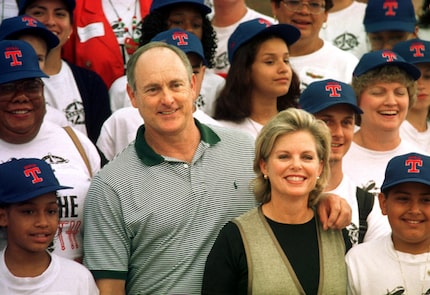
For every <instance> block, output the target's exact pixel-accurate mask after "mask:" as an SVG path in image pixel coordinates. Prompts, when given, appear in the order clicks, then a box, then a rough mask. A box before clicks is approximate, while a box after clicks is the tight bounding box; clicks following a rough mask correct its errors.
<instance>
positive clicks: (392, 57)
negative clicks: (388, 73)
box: [353, 50, 421, 80]
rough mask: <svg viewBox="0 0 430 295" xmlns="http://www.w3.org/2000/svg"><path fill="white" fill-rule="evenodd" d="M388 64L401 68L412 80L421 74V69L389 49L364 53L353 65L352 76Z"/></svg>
mask: <svg viewBox="0 0 430 295" xmlns="http://www.w3.org/2000/svg"><path fill="white" fill-rule="evenodd" d="M388 65H393V66H397V67H399V68H401V69H403V70H404V71H405V72H406V73H407V74H408V75H410V76H411V77H412V78H413V79H414V80H418V78H419V77H420V76H421V71H420V70H419V69H418V68H417V67H416V66H414V65H413V64H411V63H408V62H407V61H406V60H404V58H403V57H401V56H400V55H399V54H397V53H395V52H394V51H391V50H376V51H371V52H368V53H365V54H364V55H363V56H362V57H361V59H360V60H359V62H358V64H357V66H356V67H355V69H354V72H353V76H354V77H360V76H361V75H363V74H365V73H367V72H369V71H370V70H373V69H376V68H380V67H383V66H388Z"/></svg>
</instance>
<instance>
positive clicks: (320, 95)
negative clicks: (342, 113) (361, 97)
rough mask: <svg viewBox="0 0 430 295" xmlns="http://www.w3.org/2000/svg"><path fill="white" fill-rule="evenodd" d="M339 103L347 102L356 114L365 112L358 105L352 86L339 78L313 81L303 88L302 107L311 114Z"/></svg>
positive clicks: (300, 100) (300, 101)
mask: <svg viewBox="0 0 430 295" xmlns="http://www.w3.org/2000/svg"><path fill="white" fill-rule="evenodd" d="M337 104H347V105H349V106H351V107H352V109H353V110H354V112H355V113H356V114H362V113H363V111H362V110H361V109H360V108H359V107H358V106H357V98H356V96H355V92H354V90H353V89H352V87H351V86H350V85H348V84H346V83H343V82H340V81H337V80H332V79H327V80H321V81H315V82H312V83H310V84H309V85H308V87H306V89H305V90H303V92H302V94H301V95H300V99H299V106H300V108H302V109H303V110H305V111H307V112H308V113H311V114H315V113H318V112H319V111H322V110H324V109H326V108H328V107H331V106H333V105H337Z"/></svg>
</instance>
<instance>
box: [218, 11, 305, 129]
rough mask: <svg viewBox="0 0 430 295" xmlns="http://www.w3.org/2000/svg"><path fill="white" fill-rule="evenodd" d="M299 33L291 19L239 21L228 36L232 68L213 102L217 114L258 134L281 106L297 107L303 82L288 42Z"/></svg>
mask: <svg viewBox="0 0 430 295" xmlns="http://www.w3.org/2000/svg"><path fill="white" fill-rule="evenodd" d="M299 36H300V32H299V30H297V29H296V28H294V27H293V26H290V25H273V26H271V24H270V23H269V22H267V21H266V20H263V19H254V20H251V21H247V22H244V23H241V24H240V25H239V26H238V27H237V29H236V30H235V31H234V32H233V34H232V35H231V37H230V39H229V42H228V57H229V61H230V64H231V66H230V70H229V74H228V75H227V78H226V85H225V87H224V89H223V90H222V92H221V94H220V95H219V97H218V98H217V100H216V104H215V115H214V117H215V119H217V120H220V122H221V123H222V124H223V125H225V126H227V127H233V128H238V129H241V130H244V131H247V132H249V133H250V134H251V135H253V136H254V137H256V136H257V135H258V133H259V131H260V129H261V128H262V127H263V125H264V124H265V123H266V122H267V121H269V120H270V119H271V118H272V117H273V116H275V115H276V114H277V113H278V112H279V111H282V110H284V109H286V108H288V107H296V106H297V99H298V97H299V95H300V83H299V78H298V76H297V75H296V74H295V73H294V71H293V70H292V68H291V65H290V63H289V51H288V47H289V46H290V45H291V44H292V43H294V42H295V41H296V40H297V39H298V38H299Z"/></svg>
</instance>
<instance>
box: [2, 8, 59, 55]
mask: <svg viewBox="0 0 430 295" xmlns="http://www.w3.org/2000/svg"><path fill="white" fill-rule="evenodd" d="M25 34H28V35H35V36H38V37H41V38H42V39H43V40H45V42H46V45H47V46H48V50H50V49H52V48H54V47H57V46H58V44H59V43H60V40H59V39H58V37H57V36H56V35H55V34H54V33H52V32H51V31H50V30H48V29H47V28H46V27H45V25H44V24H42V23H41V22H39V21H38V20H36V19H35V18H33V17H31V16H29V15H25V14H23V15H19V16H15V17H11V18H6V19H4V20H3V21H2V22H1V24H0V40H4V39H8V40H14V39H18V38H19V36H21V35H25Z"/></svg>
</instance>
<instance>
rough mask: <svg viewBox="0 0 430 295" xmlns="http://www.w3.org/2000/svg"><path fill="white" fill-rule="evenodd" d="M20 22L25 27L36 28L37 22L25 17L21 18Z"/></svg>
mask: <svg viewBox="0 0 430 295" xmlns="http://www.w3.org/2000/svg"><path fill="white" fill-rule="evenodd" d="M21 21H22V22H23V23H25V24H26V26H27V27H37V20H35V19H34V18H32V17H29V16H27V15H25V16H23V17H22V18H21Z"/></svg>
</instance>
